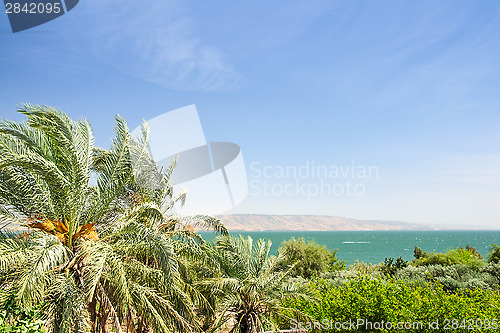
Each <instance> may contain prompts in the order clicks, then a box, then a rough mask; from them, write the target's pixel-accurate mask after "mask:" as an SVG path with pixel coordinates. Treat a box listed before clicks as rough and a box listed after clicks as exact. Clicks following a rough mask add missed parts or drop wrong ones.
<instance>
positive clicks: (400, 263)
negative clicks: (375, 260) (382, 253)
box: [380, 256, 408, 276]
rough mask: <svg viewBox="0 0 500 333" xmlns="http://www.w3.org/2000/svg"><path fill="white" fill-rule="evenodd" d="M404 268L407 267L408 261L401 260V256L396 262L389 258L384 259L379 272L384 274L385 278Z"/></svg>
mask: <svg viewBox="0 0 500 333" xmlns="http://www.w3.org/2000/svg"><path fill="white" fill-rule="evenodd" d="M406 266H408V261H406V260H404V259H403V258H401V256H400V257H398V258H397V259H396V260H394V258H392V257H391V258H389V259H387V258H385V260H384V262H383V263H382V265H381V267H380V270H381V271H382V273H384V274H385V276H393V275H394V274H396V272H397V271H399V270H400V269H403V268H405V267H406Z"/></svg>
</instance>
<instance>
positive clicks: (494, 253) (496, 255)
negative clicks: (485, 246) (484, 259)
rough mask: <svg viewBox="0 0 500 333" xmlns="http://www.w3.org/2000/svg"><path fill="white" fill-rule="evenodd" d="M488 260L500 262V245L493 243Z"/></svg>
mask: <svg viewBox="0 0 500 333" xmlns="http://www.w3.org/2000/svg"><path fill="white" fill-rule="evenodd" d="M488 262H492V263H495V264H498V263H500V246H498V245H497V244H491V248H490V254H488Z"/></svg>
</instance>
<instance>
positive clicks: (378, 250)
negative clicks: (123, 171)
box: [201, 231, 500, 264]
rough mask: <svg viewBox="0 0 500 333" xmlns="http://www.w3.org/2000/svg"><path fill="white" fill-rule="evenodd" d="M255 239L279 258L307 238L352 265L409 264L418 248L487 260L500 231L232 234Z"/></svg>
mask: <svg viewBox="0 0 500 333" xmlns="http://www.w3.org/2000/svg"><path fill="white" fill-rule="evenodd" d="M201 234H202V235H203V238H204V239H206V240H208V241H212V240H213V239H214V238H215V235H214V234H213V233H210V232H202V233H201ZM232 234H233V235H237V234H241V235H243V236H251V237H252V238H253V239H259V238H264V239H271V241H272V242H273V246H272V248H271V251H272V253H273V254H276V252H277V249H278V247H279V246H280V244H281V243H282V242H283V241H285V240H288V239H290V237H295V238H299V237H303V238H304V239H306V240H307V241H311V240H314V241H315V242H316V243H318V244H323V245H326V247H327V248H329V249H332V250H333V249H338V252H337V257H338V258H339V259H340V260H347V262H348V263H349V264H351V263H353V262H355V261H356V260H359V261H364V262H367V263H373V264H376V263H379V262H382V261H384V259H385V258H386V257H393V258H397V257H399V256H401V257H403V259H406V260H412V259H413V249H414V246H415V245H416V246H418V247H420V248H422V249H423V250H424V251H427V252H446V251H447V250H449V249H456V248H457V247H459V246H462V247H464V248H465V247H466V246H467V245H471V246H473V247H475V248H476V249H477V251H478V252H479V253H481V255H483V258H486V257H487V255H488V253H489V248H490V247H491V243H495V244H498V243H500V231H308V232H295V231H268V232H265V231H262V232H232Z"/></svg>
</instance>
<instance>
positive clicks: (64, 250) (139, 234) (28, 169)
mask: <svg viewBox="0 0 500 333" xmlns="http://www.w3.org/2000/svg"><path fill="white" fill-rule="evenodd" d="M19 112H21V113H22V114H24V115H25V116H26V117H27V121H26V122H9V121H2V122H1V123H0V221H3V222H5V223H11V224H19V225H23V226H25V227H26V228H28V231H27V232H26V233H24V234H22V235H21V236H19V235H12V234H11V235H8V236H9V237H4V238H2V239H1V240H0V274H1V275H2V277H4V279H3V284H2V286H1V288H2V289H3V290H4V291H5V293H4V294H9V295H14V296H15V299H16V301H17V302H18V303H19V304H20V305H33V304H43V306H44V311H45V312H46V314H47V316H48V318H49V326H50V328H51V330H52V331H53V332H70V331H74V332H84V331H85V332H86V331H88V330H89V329H90V330H91V331H93V332H107V331H108V330H109V327H108V323H109V322H112V323H113V326H114V327H115V331H116V332H121V330H122V327H124V325H125V326H126V327H127V328H128V329H129V330H132V331H147V330H148V329H149V328H151V329H153V330H154V331H156V332H172V331H182V332H192V331H197V330H198V326H199V325H198V319H197V314H196V312H195V308H196V306H197V305H198V306H199V307H201V306H202V305H200V304H203V299H202V297H198V296H197V294H196V293H194V294H193V290H192V289H191V288H190V287H189V285H188V284H186V283H185V282H184V279H183V277H184V276H185V266H186V258H188V257H193V258H196V257H197V256H199V255H200V253H201V251H200V250H199V244H200V241H199V239H198V238H197V237H196V234H195V233H193V231H192V228H191V227H190V226H189V225H188V224H202V225H204V226H208V227H212V228H213V229H216V230H218V231H219V232H226V230H225V229H224V227H223V226H222V225H221V224H220V222H219V221H218V220H216V219H212V218H208V217H205V216H196V217H192V218H190V219H180V218H176V217H175V216H170V215H169V214H168V211H169V209H170V208H171V207H172V206H173V205H174V204H175V203H176V202H180V203H182V202H183V201H184V200H185V194H181V195H179V196H177V197H174V196H173V185H172V183H171V182H170V179H169V178H170V175H171V174H172V171H173V168H174V166H175V165H174V164H172V165H171V166H170V167H169V168H167V170H165V171H164V172H159V171H158V169H157V167H156V164H155V163H154V161H153V160H152V159H151V157H150V156H149V154H148V147H147V141H148V130H147V126H144V127H143V135H142V137H141V138H139V139H138V140H133V139H132V137H131V135H130V133H129V130H128V128H127V124H126V122H125V120H123V119H122V118H120V117H116V127H115V131H116V137H115V138H114V140H113V144H112V147H111V148H110V149H109V150H103V149H99V148H96V147H95V146H94V139H93V135H92V130H91V127H90V124H89V123H88V121H86V120H81V121H73V120H71V119H70V118H69V117H68V116H67V115H66V114H64V113H63V112H61V111H59V110H56V109H54V108H51V107H46V106H33V105H29V104H26V105H23V106H22V107H21V108H20V109H19ZM92 175H94V176H95V178H96V181H95V184H96V185H91V177H92ZM193 295H194V297H193Z"/></svg>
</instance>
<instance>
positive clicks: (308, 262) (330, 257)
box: [279, 237, 346, 279]
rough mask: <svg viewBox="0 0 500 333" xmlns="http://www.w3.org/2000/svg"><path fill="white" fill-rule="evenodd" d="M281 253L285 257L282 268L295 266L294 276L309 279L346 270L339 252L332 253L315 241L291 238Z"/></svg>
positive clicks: (282, 246) (280, 250) (283, 246)
mask: <svg viewBox="0 0 500 333" xmlns="http://www.w3.org/2000/svg"><path fill="white" fill-rule="evenodd" d="M279 252H280V253H281V254H282V255H283V261H282V262H281V267H282V268H285V267H289V266H291V265H295V266H294V268H293V269H292V272H291V275H292V276H301V277H303V278H304V279H309V278H311V277H313V276H319V275H320V274H321V273H326V272H332V271H337V270H341V269H345V267H346V265H345V263H346V262H345V261H339V259H338V258H337V250H333V251H330V250H329V249H327V248H326V246H324V245H319V244H316V242H314V241H310V242H306V241H305V240H304V238H299V239H295V238H294V237H292V238H290V239H289V240H288V241H285V242H283V244H282V245H281V248H280V249H279Z"/></svg>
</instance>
